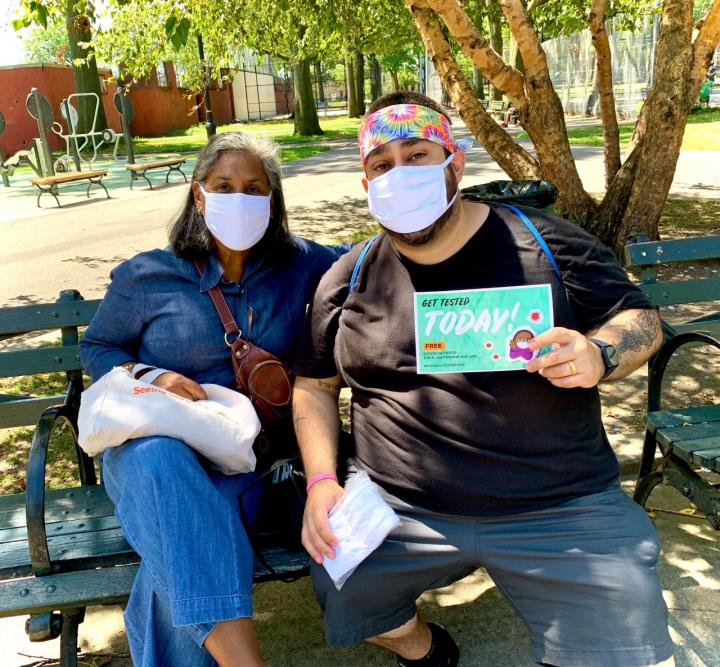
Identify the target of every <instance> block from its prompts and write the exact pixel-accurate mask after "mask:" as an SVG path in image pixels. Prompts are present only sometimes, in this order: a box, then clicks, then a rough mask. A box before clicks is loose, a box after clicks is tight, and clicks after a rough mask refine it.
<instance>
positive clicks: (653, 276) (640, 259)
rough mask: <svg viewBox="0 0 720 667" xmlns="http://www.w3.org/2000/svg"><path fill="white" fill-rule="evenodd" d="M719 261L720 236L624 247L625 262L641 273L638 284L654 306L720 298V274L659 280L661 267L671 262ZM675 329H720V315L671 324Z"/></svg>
mask: <svg viewBox="0 0 720 667" xmlns="http://www.w3.org/2000/svg"><path fill="white" fill-rule="evenodd" d="M707 260H717V261H718V262H720V236H701V237H697V238H688V239H677V240H671V241H647V240H643V239H639V240H638V241H637V242H632V243H628V244H627V245H626V246H625V265H626V266H627V267H628V268H636V269H638V270H639V272H640V282H639V287H640V288H641V289H642V290H643V292H645V294H646V295H647V297H648V298H649V299H650V301H651V302H652V303H653V305H655V306H658V307H662V306H676V305H681V304H694V303H702V302H707V301H716V300H720V274H717V276H716V274H714V273H713V275H712V276H711V277H705V278H692V279H686V280H659V279H658V269H660V268H661V267H663V266H668V265H683V264H686V265H689V264H692V263H693V262H700V261H707ZM672 328H673V329H674V330H675V332H677V333H680V332H682V331H699V330H704V331H711V332H714V333H718V332H720V314H718V313H715V314H713V315H709V316H706V317H703V318H699V319H697V320H692V321H687V322H683V323H680V324H674V323H673V324H672Z"/></svg>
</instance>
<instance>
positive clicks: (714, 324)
mask: <svg viewBox="0 0 720 667" xmlns="http://www.w3.org/2000/svg"><path fill="white" fill-rule="evenodd" d="M714 317H715V318H716V319H714V320H707V319H702V320H691V321H690V322H683V323H681V324H674V323H671V324H670V327H671V328H672V329H673V331H674V332H675V335H677V334H679V333H685V332H686V331H697V332H700V333H709V334H710V335H711V336H714V337H715V338H717V337H718V336H720V313H718V314H717V315H716V316H714Z"/></svg>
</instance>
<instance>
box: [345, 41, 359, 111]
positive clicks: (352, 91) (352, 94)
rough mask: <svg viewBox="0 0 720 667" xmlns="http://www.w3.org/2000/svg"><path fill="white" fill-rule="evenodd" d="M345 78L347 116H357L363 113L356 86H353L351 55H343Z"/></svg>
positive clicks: (352, 61)
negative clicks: (359, 104)
mask: <svg viewBox="0 0 720 667" xmlns="http://www.w3.org/2000/svg"><path fill="white" fill-rule="evenodd" d="M345 74H346V76H345V78H346V81H347V91H348V95H347V100H348V118H359V117H360V116H362V115H363V112H362V111H360V107H359V106H358V100H357V88H356V87H355V62H354V60H353V56H352V55H349V56H346V57H345Z"/></svg>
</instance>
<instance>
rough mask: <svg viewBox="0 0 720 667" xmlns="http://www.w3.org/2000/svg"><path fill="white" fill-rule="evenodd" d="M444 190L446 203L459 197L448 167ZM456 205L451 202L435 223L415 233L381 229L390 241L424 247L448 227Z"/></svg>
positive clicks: (455, 179)
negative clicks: (445, 191)
mask: <svg viewBox="0 0 720 667" xmlns="http://www.w3.org/2000/svg"><path fill="white" fill-rule="evenodd" d="M445 189H446V190H447V193H448V195H447V198H448V201H450V200H451V199H452V198H453V197H454V196H455V193H457V196H458V197H459V196H460V193H459V192H458V182H457V178H455V172H454V171H453V170H452V168H451V167H450V166H447V167H445ZM457 203H458V202H457V199H456V200H455V202H453V205H452V206H450V207H449V208H448V209H447V210H446V211H445V212H444V213H443V214H442V215H441V216H440V217H439V218H438V219H437V220H436V221H435V222H433V223H431V224H429V225H428V226H427V227H425V228H424V229H421V230H419V231H417V232H410V233H408V234H402V233H400V232H394V231H392V230H391V229H386V228H384V227H383V229H384V230H385V232H386V233H387V235H388V236H389V237H390V238H391V239H393V240H395V241H398V242H399V243H400V244H402V245H404V246H412V247H418V246H422V245H425V244H426V243H430V241H433V240H435V239H436V238H438V237H439V236H440V235H441V234H442V232H443V231H444V230H445V229H446V227H447V226H448V222H450V220H452V218H453V217H454V216H455V209H456V206H457Z"/></svg>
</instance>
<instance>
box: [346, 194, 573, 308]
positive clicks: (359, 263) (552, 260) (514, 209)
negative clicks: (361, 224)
mask: <svg viewBox="0 0 720 667" xmlns="http://www.w3.org/2000/svg"><path fill="white" fill-rule="evenodd" d="M500 206H502V207H504V208H507V209H509V210H511V211H512V212H513V213H514V214H515V215H516V216H517V217H518V218H520V220H522V221H523V223H524V224H525V226H526V227H527V228H528V229H529V230H530V233H531V234H532V235H533V236H534V237H535V240H536V241H537V242H538V245H539V246H540V247H541V248H542V251H543V252H544V253H545V256H546V257H547V258H548V261H549V262H550V264H551V266H552V268H553V271H555V275H556V276H557V277H558V280H559V281H560V282H561V283H562V282H563V279H562V273H560V269H559V268H558V265H557V262H556V261H555V258H554V257H553V254H552V252H551V250H550V248H549V247H548V244H547V243H545V239H544V238H543V237H542V236H541V234H540V232H539V231H538V229H537V227H535V225H533V223H532V222H531V220H530V218H528V217H527V216H526V215H525V214H524V213H523V212H522V211H521V210H520V209H519V208H517V207H516V206H512V205H511V204H500ZM378 238H379V235H376V236H373V237H372V238H370V239H368V241H367V243H365V247H364V248H363V249H362V251H361V252H360V254H359V255H358V258H357V261H356V262H355V268H353V272H352V275H351V276H350V284H349V286H348V294H349V293H350V292H352V291H353V288H354V287H355V283H356V282H357V279H358V275H359V274H360V267H361V266H362V263H363V260H364V259H365V255H367V254H368V251H369V250H370V248H372V246H373V244H374V243H375V241H377V240H378Z"/></svg>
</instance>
